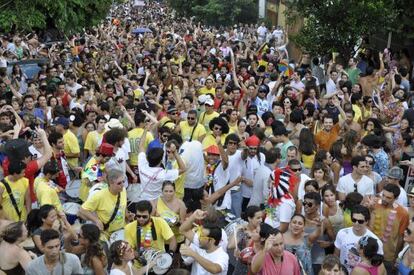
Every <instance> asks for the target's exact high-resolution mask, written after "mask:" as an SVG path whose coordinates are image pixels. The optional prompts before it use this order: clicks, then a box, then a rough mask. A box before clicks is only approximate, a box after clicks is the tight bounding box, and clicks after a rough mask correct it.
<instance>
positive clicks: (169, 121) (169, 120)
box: [158, 106, 181, 131]
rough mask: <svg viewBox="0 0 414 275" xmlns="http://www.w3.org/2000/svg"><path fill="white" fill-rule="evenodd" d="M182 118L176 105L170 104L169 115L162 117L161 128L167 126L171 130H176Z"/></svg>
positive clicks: (159, 123) (159, 124)
mask: <svg viewBox="0 0 414 275" xmlns="http://www.w3.org/2000/svg"><path fill="white" fill-rule="evenodd" d="M180 119H181V118H180V112H178V110H177V108H176V107H175V106H170V107H168V110H167V115H166V116H164V117H163V118H161V119H160V121H159V122H158V126H159V128H161V127H167V128H169V129H170V130H171V131H174V130H175V127H177V124H178V122H179V121H180Z"/></svg>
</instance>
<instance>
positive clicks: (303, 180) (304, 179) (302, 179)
mask: <svg viewBox="0 0 414 275" xmlns="http://www.w3.org/2000/svg"><path fill="white" fill-rule="evenodd" d="M310 179H311V178H310V177H308V176H307V175H305V174H300V182H299V187H298V199H299V200H301V201H303V197H304V196H305V183H306V182H307V181H308V180H310Z"/></svg>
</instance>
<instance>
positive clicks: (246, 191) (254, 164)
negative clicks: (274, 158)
mask: <svg viewBox="0 0 414 275" xmlns="http://www.w3.org/2000/svg"><path fill="white" fill-rule="evenodd" d="M265 159H266V158H265V155H264V154H263V153H260V161H259V159H258V158H257V156H254V157H250V156H248V157H247V159H246V160H244V161H243V165H242V167H243V168H242V169H243V170H242V176H243V177H245V178H247V179H250V180H253V179H254V175H255V174H256V172H257V170H258V169H259V167H260V166H262V165H264V163H265ZM241 191H242V196H243V198H250V197H251V195H252V192H253V187H250V186H247V185H246V184H242V185H241Z"/></svg>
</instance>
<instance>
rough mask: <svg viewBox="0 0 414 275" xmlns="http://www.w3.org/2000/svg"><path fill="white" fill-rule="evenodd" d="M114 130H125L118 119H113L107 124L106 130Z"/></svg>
mask: <svg viewBox="0 0 414 275" xmlns="http://www.w3.org/2000/svg"><path fill="white" fill-rule="evenodd" d="M114 128H121V129H122V128H124V125H122V123H121V122H120V121H119V120H118V119H116V118H111V119H110V120H109V121H108V122H107V123H106V124H105V130H106V131H109V130H111V129H114Z"/></svg>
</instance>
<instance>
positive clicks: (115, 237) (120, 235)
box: [109, 229, 125, 246]
mask: <svg viewBox="0 0 414 275" xmlns="http://www.w3.org/2000/svg"><path fill="white" fill-rule="evenodd" d="M124 239H125V230H124V229H120V230H117V231H115V232H113V233H112V234H111V237H110V238H109V246H110V245H111V244H112V243H114V242H115V241H123V240H124Z"/></svg>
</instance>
